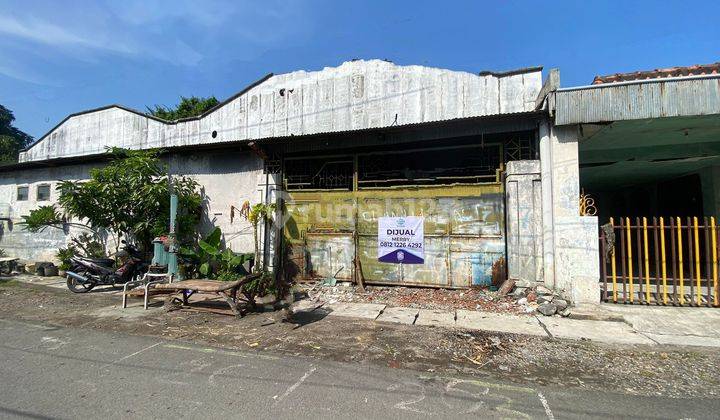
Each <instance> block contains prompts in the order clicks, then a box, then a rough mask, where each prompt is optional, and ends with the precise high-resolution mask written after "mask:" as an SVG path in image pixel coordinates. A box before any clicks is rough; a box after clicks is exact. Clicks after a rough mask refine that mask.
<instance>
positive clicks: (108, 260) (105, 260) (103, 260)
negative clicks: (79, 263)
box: [78, 257, 115, 267]
mask: <svg viewBox="0 0 720 420" xmlns="http://www.w3.org/2000/svg"><path fill="white" fill-rule="evenodd" d="M78 258H79V259H81V260H83V261H87V262H91V263H94V264H98V265H102V266H107V267H109V266H112V265H113V264H115V260H113V259H112V258H87V257H78Z"/></svg>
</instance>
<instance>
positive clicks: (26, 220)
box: [20, 204, 65, 233]
mask: <svg viewBox="0 0 720 420" xmlns="http://www.w3.org/2000/svg"><path fill="white" fill-rule="evenodd" d="M22 219H23V221H22V222H20V223H21V224H22V225H24V227H25V229H26V230H28V231H30V232H33V233H35V232H40V231H42V230H45V229H46V228H47V227H49V226H57V225H61V224H63V223H65V218H64V217H63V215H62V214H60V212H59V211H58V209H57V208H56V207H55V205H54V204H53V205H48V206H40V207H38V208H37V209H35V210H30V214H29V215H27V216H22Z"/></svg>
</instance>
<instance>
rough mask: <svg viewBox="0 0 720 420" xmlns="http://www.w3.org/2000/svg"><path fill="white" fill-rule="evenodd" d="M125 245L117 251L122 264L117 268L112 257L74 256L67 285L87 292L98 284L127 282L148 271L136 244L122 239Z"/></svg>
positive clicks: (73, 289)
mask: <svg viewBox="0 0 720 420" xmlns="http://www.w3.org/2000/svg"><path fill="white" fill-rule="evenodd" d="M122 243H123V247H122V248H121V251H119V252H118V253H117V256H118V257H119V258H120V260H121V261H122V265H121V266H120V267H119V268H118V269H115V268H114V267H113V265H114V264H115V260H113V259H112V258H86V257H80V256H77V257H72V258H71V259H70V263H71V264H72V268H71V269H70V270H69V271H67V287H68V289H70V291H71V292H73V293H86V292H89V291H90V290H92V288H93V287H95V286H97V285H99V284H100V285H111V286H112V285H116V284H125V283H127V282H129V281H131V280H134V279H135V278H136V277H138V276H142V275H143V274H145V272H147V270H148V265H147V263H145V262H143V259H142V254H141V252H140V250H138V249H137V248H136V247H135V246H133V245H130V244H128V243H127V242H125V241H122Z"/></svg>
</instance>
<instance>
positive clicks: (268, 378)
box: [0, 319, 720, 419]
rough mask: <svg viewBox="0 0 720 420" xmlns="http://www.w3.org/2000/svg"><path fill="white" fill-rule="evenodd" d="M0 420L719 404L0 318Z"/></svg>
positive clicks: (693, 413)
mask: <svg viewBox="0 0 720 420" xmlns="http://www.w3.org/2000/svg"><path fill="white" fill-rule="evenodd" d="M0 381H1V383H0V417H2V418H102V419H112V418H178V417H194V418H249V417H251V416H252V417H257V418H310V417H313V418H355V419H357V418H426V417H440V418H466V417H473V418H495V417H498V418H500V417H502V418H527V417H530V418H550V419H553V418H555V419H561V418H579V417H583V418H608V417H642V418H676V419H680V418H712V417H715V416H714V415H713V414H716V413H717V412H718V410H719V409H720V401H718V400H678V399H667V398H663V397H641V396H631V395H626V394H619V393H615V391H616V390H608V391H607V392H603V393H597V392H585V391H578V390H570V389H566V390H563V389H550V388H548V389H538V388H532V387H524V386H518V385H516V384H507V383H500V382H493V381H487V380H476V379H473V378H467V377H447V376H443V377H439V376H435V375H434V374H433V373H431V372H424V373H422V372H413V371H406V370H400V369H390V368H384V369H383V368H378V367H377V366H369V365H361V364H344V363H335V362H326V361H322V360H315V359H307V358H299V357H289V356H278V355H269V354H264V353H252V352H235V351H229V350H223V349H219V348H210V347H207V346H199V345H195V344H191V343H187V342H179V341H167V340H163V339H160V338H154V337H143V336H127V335H122V334H117V333H104V332H99V331H97V330H89V329H77V328H57V327H51V326H46V325H39V324H28V323H22V322H16V321H12V320H5V319H0Z"/></svg>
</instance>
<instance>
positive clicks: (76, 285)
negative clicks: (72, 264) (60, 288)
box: [67, 272, 95, 293]
mask: <svg viewBox="0 0 720 420" xmlns="http://www.w3.org/2000/svg"><path fill="white" fill-rule="evenodd" d="M78 274H80V275H83V274H85V273H84V272H81V273H78ZM93 287H95V283H94V282H88V283H81V282H79V281H78V280H77V279H76V278H75V277H72V276H70V275H68V276H67V288H68V289H70V291H71V292H73V293H87V292H89V291H90V290H92V288H93Z"/></svg>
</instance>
